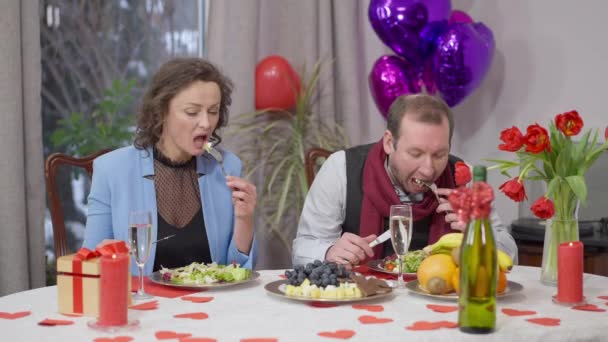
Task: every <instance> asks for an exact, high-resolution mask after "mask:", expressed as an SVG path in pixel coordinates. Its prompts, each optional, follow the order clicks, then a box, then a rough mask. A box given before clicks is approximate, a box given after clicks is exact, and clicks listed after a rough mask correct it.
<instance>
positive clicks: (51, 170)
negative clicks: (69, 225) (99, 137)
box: [44, 149, 112, 258]
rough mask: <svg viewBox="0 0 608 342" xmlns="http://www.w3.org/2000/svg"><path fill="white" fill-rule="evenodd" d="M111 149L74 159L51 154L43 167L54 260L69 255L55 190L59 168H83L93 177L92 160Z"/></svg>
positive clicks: (58, 200)
mask: <svg viewBox="0 0 608 342" xmlns="http://www.w3.org/2000/svg"><path fill="white" fill-rule="evenodd" d="M110 151H112V149H103V150H100V151H97V152H95V153H93V154H91V155H88V156H86V157H83V158H74V157H71V156H69V155H67V154H63V153H53V154H51V155H50V156H49V157H48V158H47V159H46V163H45V165H44V176H45V178H46V193H47V196H48V201H49V211H50V213H51V222H52V223H53V240H54V247H55V258H59V257H60V256H63V255H66V254H68V253H69V251H68V246H67V242H66V232H65V221H64V216H63V211H62V208H61V201H60V199H59V192H58V190H57V183H56V178H57V172H58V169H59V167H60V166H63V165H71V166H74V167H80V168H83V169H84V170H85V171H86V172H87V173H88V174H89V176H92V175H93V160H95V158H97V157H99V156H100V155H102V154H105V153H108V152H110Z"/></svg>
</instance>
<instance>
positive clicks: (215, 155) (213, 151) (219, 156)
mask: <svg viewBox="0 0 608 342" xmlns="http://www.w3.org/2000/svg"><path fill="white" fill-rule="evenodd" d="M206 149H207V152H209V154H210V155H211V156H212V157H213V159H215V160H216V161H217V163H218V164H220V168H221V169H222V173H223V174H224V177H227V176H228V173H226V169H224V157H222V154H221V153H220V151H218V150H216V149H215V148H213V146H207V148H206Z"/></svg>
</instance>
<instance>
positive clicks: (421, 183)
mask: <svg viewBox="0 0 608 342" xmlns="http://www.w3.org/2000/svg"><path fill="white" fill-rule="evenodd" d="M414 182H415V183H416V184H418V185H424V186H426V187H427V188H429V190H431V192H432V193H433V194H434V195H435V198H436V199H437V202H439V203H441V201H439V195H438V194H437V185H435V183H427V182H424V181H422V180H420V179H418V178H414Z"/></svg>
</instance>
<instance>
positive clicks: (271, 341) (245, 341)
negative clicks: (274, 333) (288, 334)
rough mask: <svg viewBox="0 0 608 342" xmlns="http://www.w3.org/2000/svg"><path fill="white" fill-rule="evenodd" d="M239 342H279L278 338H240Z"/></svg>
mask: <svg viewBox="0 0 608 342" xmlns="http://www.w3.org/2000/svg"><path fill="white" fill-rule="evenodd" d="M241 342H279V339H278V338H274V337H273V338H256V337H254V338H242V339H241Z"/></svg>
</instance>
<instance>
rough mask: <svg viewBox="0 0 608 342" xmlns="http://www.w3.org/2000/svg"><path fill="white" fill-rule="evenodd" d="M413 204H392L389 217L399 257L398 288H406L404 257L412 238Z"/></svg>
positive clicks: (392, 239)
mask: <svg viewBox="0 0 608 342" xmlns="http://www.w3.org/2000/svg"><path fill="white" fill-rule="evenodd" d="M412 224H413V222H412V206H411V205H409V204H397V205H391V211H390V217H389V229H390V231H391V242H392V244H393V249H394V250H395V254H397V259H398V261H399V266H398V268H399V276H398V278H397V288H404V287H405V283H404V282H403V257H404V256H405V254H407V251H408V249H409V247H410V241H411V240H412Z"/></svg>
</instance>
